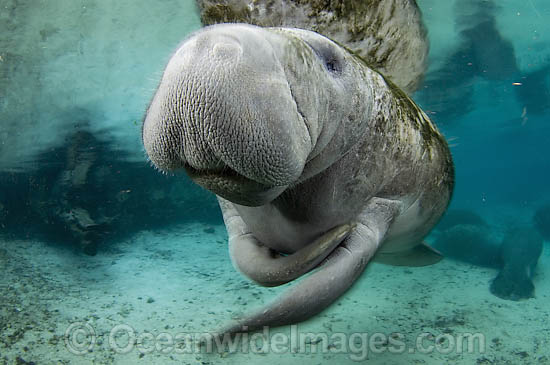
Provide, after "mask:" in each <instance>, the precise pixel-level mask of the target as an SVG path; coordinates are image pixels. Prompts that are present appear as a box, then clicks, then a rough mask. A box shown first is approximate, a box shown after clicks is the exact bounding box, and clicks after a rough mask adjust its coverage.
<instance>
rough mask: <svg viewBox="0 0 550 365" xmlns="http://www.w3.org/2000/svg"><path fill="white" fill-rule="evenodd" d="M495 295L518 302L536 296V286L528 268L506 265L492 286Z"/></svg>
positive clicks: (491, 289)
mask: <svg viewBox="0 0 550 365" xmlns="http://www.w3.org/2000/svg"><path fill="white" fill-rule="evenodd" d="M490 291H491V293H492V294H493V295H495V296H497V297H499V298H501V299H507V300H514V301H518V300H521V299H529V298H532V297H534V296H535V285H534V284H533V282H532V281H531V278H530V277H529V271H528V267H527V266H518V265H515V266H514V265H505V266H504V267H503V268H502V270H501V271H500V272H499V273H498V275H497V276H496V278H494V279H493V281H492V282H491V286H490Z"/></svg>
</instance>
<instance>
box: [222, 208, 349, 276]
mask: <svg viewBox="0 0 550 365" xmlns="http://www.w3.org/2000/svg"><path fill="white" fill-rule="evenodd" d="M218 201H219V203H220V207H221V209H222V213H223V219H224V222H225V226H226V228H227V233H228V235H229V255H230V256H231V260H232V261H233V264H234V265H235V266H236V267H237V268H238V269H239V271H241V272H242V273H243V274H244V275H245V276H247V277H248V278H250V279H251V280H253V281H255V282H256V283H258V284H260V285H263V286H277V285H282V284H285V283H288V282H289V281H292V280H294V279H296V278H298V277H300V276H302V275H303V274H305V273H307V272H309V271H310V270H311V269H313V268H314V267H316V266H317V265H318V264H319V263H320V262H321V261H323V260H324V259H325V258H326V257H327V256H328V255H329V254H330V253H331V252H332V251H333V250H334V248H335V247H336V246H338V245H339V244H340V243H341V242H342V240H343V239H344V238H346V236H347V235H348V234H349V232H350V231H351V230H352V228H353V225H351V224H343V225H341V226H338V227H335V228H333V229H331V230H330V231H328V232H326V233H325V234H323V235H322V236H321V237H319V238H318V239H316V240H315V241H313V242H312V243H310V244H309V245H307V246H305V247H304V248H302V249H300V250H299V251H297V252H295V253H293V254H291V255H287V256H283V255H280V254H279V253H277V252H275V251H274V250H272V249H270V248H268V247H265V246H263V245H262V244H261V243H260V242H259V241H258V240H257V239H256V237H254V235H253V234H252V233H251V232H249V231H248V229H247V227H246V224H245V223H244V222H243V220H242V218H241V217H240V215H239V213H238V212H237V211H236V209H235V207H234V206H233V204H232V203H230V202H228V201H227V200H225V199H222V198H218Z"/></svg>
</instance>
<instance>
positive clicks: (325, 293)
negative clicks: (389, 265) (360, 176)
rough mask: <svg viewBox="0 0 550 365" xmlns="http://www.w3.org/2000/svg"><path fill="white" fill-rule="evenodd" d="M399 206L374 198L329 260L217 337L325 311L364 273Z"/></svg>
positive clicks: (301, 318) (392, 202) (308, 316)
mask: <svg viewBox="0 0 550 365" xmlns="http://www.w3.org/2000/svg"><path fill="white" fill-rule="evenodd" d="M399 208H400V203H399V202H396V201H392V200H386V199H379V198H373V199H372V202H371V203H370V204H369V205H368V208H367V209H366V211H365V213H363V214H361V215H360V216H359V219H360V221H359V222H358V223H357V226H356V227H355V229H354V230H353V231H352V232H351V233H350V234H349V236H348V237H347V238H346V239H345V240H344V241H343V242H342V243H341V244H340V246H338V247H337V248H336V249H335V250H334V251H333V252H332V253H331V254H330V255H329V256H328V257H327V259H326V260H325V261H324V262H323V263H322V264H321V265H319V267H318V269H316V270H314V271H312V272H311V273H310V274H308V275H307V276H306V277H304V278H303V279H301V280H300V281H299V282H298V283H296V284H295V285H294V286H293V287H292V288H290V289H289V290H288V291H286V292H284V293H283V294H282V295H281V296H280V297H279V298H277V299H275V301H274V302H273V303H271V304H268V305H267V306H266V307H264V308H262V309H260V310H259V311H257V312H256V313H253V314H252V315H249V316H247V317H245V318H243V319H241V320H239V321H237V323H234V324H232V325H230V326H228V327H226V328H225V329H224V330H222V331H221V332H219V333H217V334H215V336H218V337H221V336H224V335H231V334H236V333H239V332H248V331H255V330H258V329H261V328H263V327H264V326H282V325H286V324H291V323H298V322H301V321H304V320H306V319H308V318H310V317H312V316H314V315H316V314H317V313H319V312H321V311H323V310H324V309H325V308H327V307H328V306H329V305H330V304H332V303H333V302H334V301H335V300H336V299H338V298H339V297H340V296H341V295H342V294H343V293H344V292H345V291H346V290H348V289H349V288H350V287H351V285H352V284H353V282H354V281H355V280H356V279H357V277H358V276H359V275H360V274H361V273H362V272H363V270H364V268H365V267H366V265H367V264H368V262H369V261H370V259H371V258H372V257H373V256H374V254H375V253H376V250H377V249H378V247H379V246H380V243H381V242H382V241H383V239H384V236H385V234H386V232H387V230H388V227H389V225H390V223H391V221H392V220H393V218H394V216H395V214H396V213H397V211H398V210H399Z"/></svg>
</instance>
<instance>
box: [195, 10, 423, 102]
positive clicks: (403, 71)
mask: <svg viewBox="0 0 550 365" xmlns="http://www.w3.org/2000/svg"><path fill="white" fill-rule="evenodd" d="M196 2H197V4H198V6H199V9H200V15H201V21H202V23H203V24H204V25H212V24H218V23H247V24H254V25H259V26H262V27H290V28H300V29H306V30H311V31H314V32H317V33H319V34H323V35H325V36H327V37H329V38H330V39H332V40H334V41H335V42H337V43H338V44H340V45H342V46H344V47H346V48H348V49H350V50H352V51H353V52H355V53H357V54H358V55H359V56H360V57H362V58H363V59H364V60H365V61H367V63H368V64H369V65H370V66H371V67H372V68H374V69H376V70H377V71H378V72H380V73H382V74H383V75H384V76H385V77H387V78H388V79H390V80H391V81H392V82H393V83H394V84H396V85H397V86H399V87H400V88H401V89H402V90H404V91H405V92H407V93H412V92H413V91H415V90H416V89H417V88H418V87H419V85H420V83H421V81H422V79H423V77H424V73H425V72H426V69H427V63H428V62H427V60H428V48H429V42H428V34H427V31H426V29H425V27H424V24H423V22H422V15H421V12H420V9H419V8H418V5H417V4H416V1H415V0H384V1H380V0H338V1H334V0H332V1H327V0H196Z"/></svg>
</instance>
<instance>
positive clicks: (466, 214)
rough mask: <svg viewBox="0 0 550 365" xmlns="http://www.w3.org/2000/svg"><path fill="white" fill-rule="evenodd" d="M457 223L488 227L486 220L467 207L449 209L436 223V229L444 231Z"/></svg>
mask: <svg viewBox="0 0 550 365" xmlns="http://www.w3.org/2000/svg"><path fill="white" fill-rule="evenodd" d="M458 225H474V226H479V227H486V228H487V227H489V225H488V224H487V222H485V220H484V219H483V218H482V217H481V216H479V215H478V214H477V213H476V212H473V211H471V210H467V209H449V210H448V211H446V212H445V214H444V215H443V217H442V218H441V220H440V221H439V223H437V229H438V230H440V231H445V230H448V229H449V228H452V227H455V226H458Z"/></svg>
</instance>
